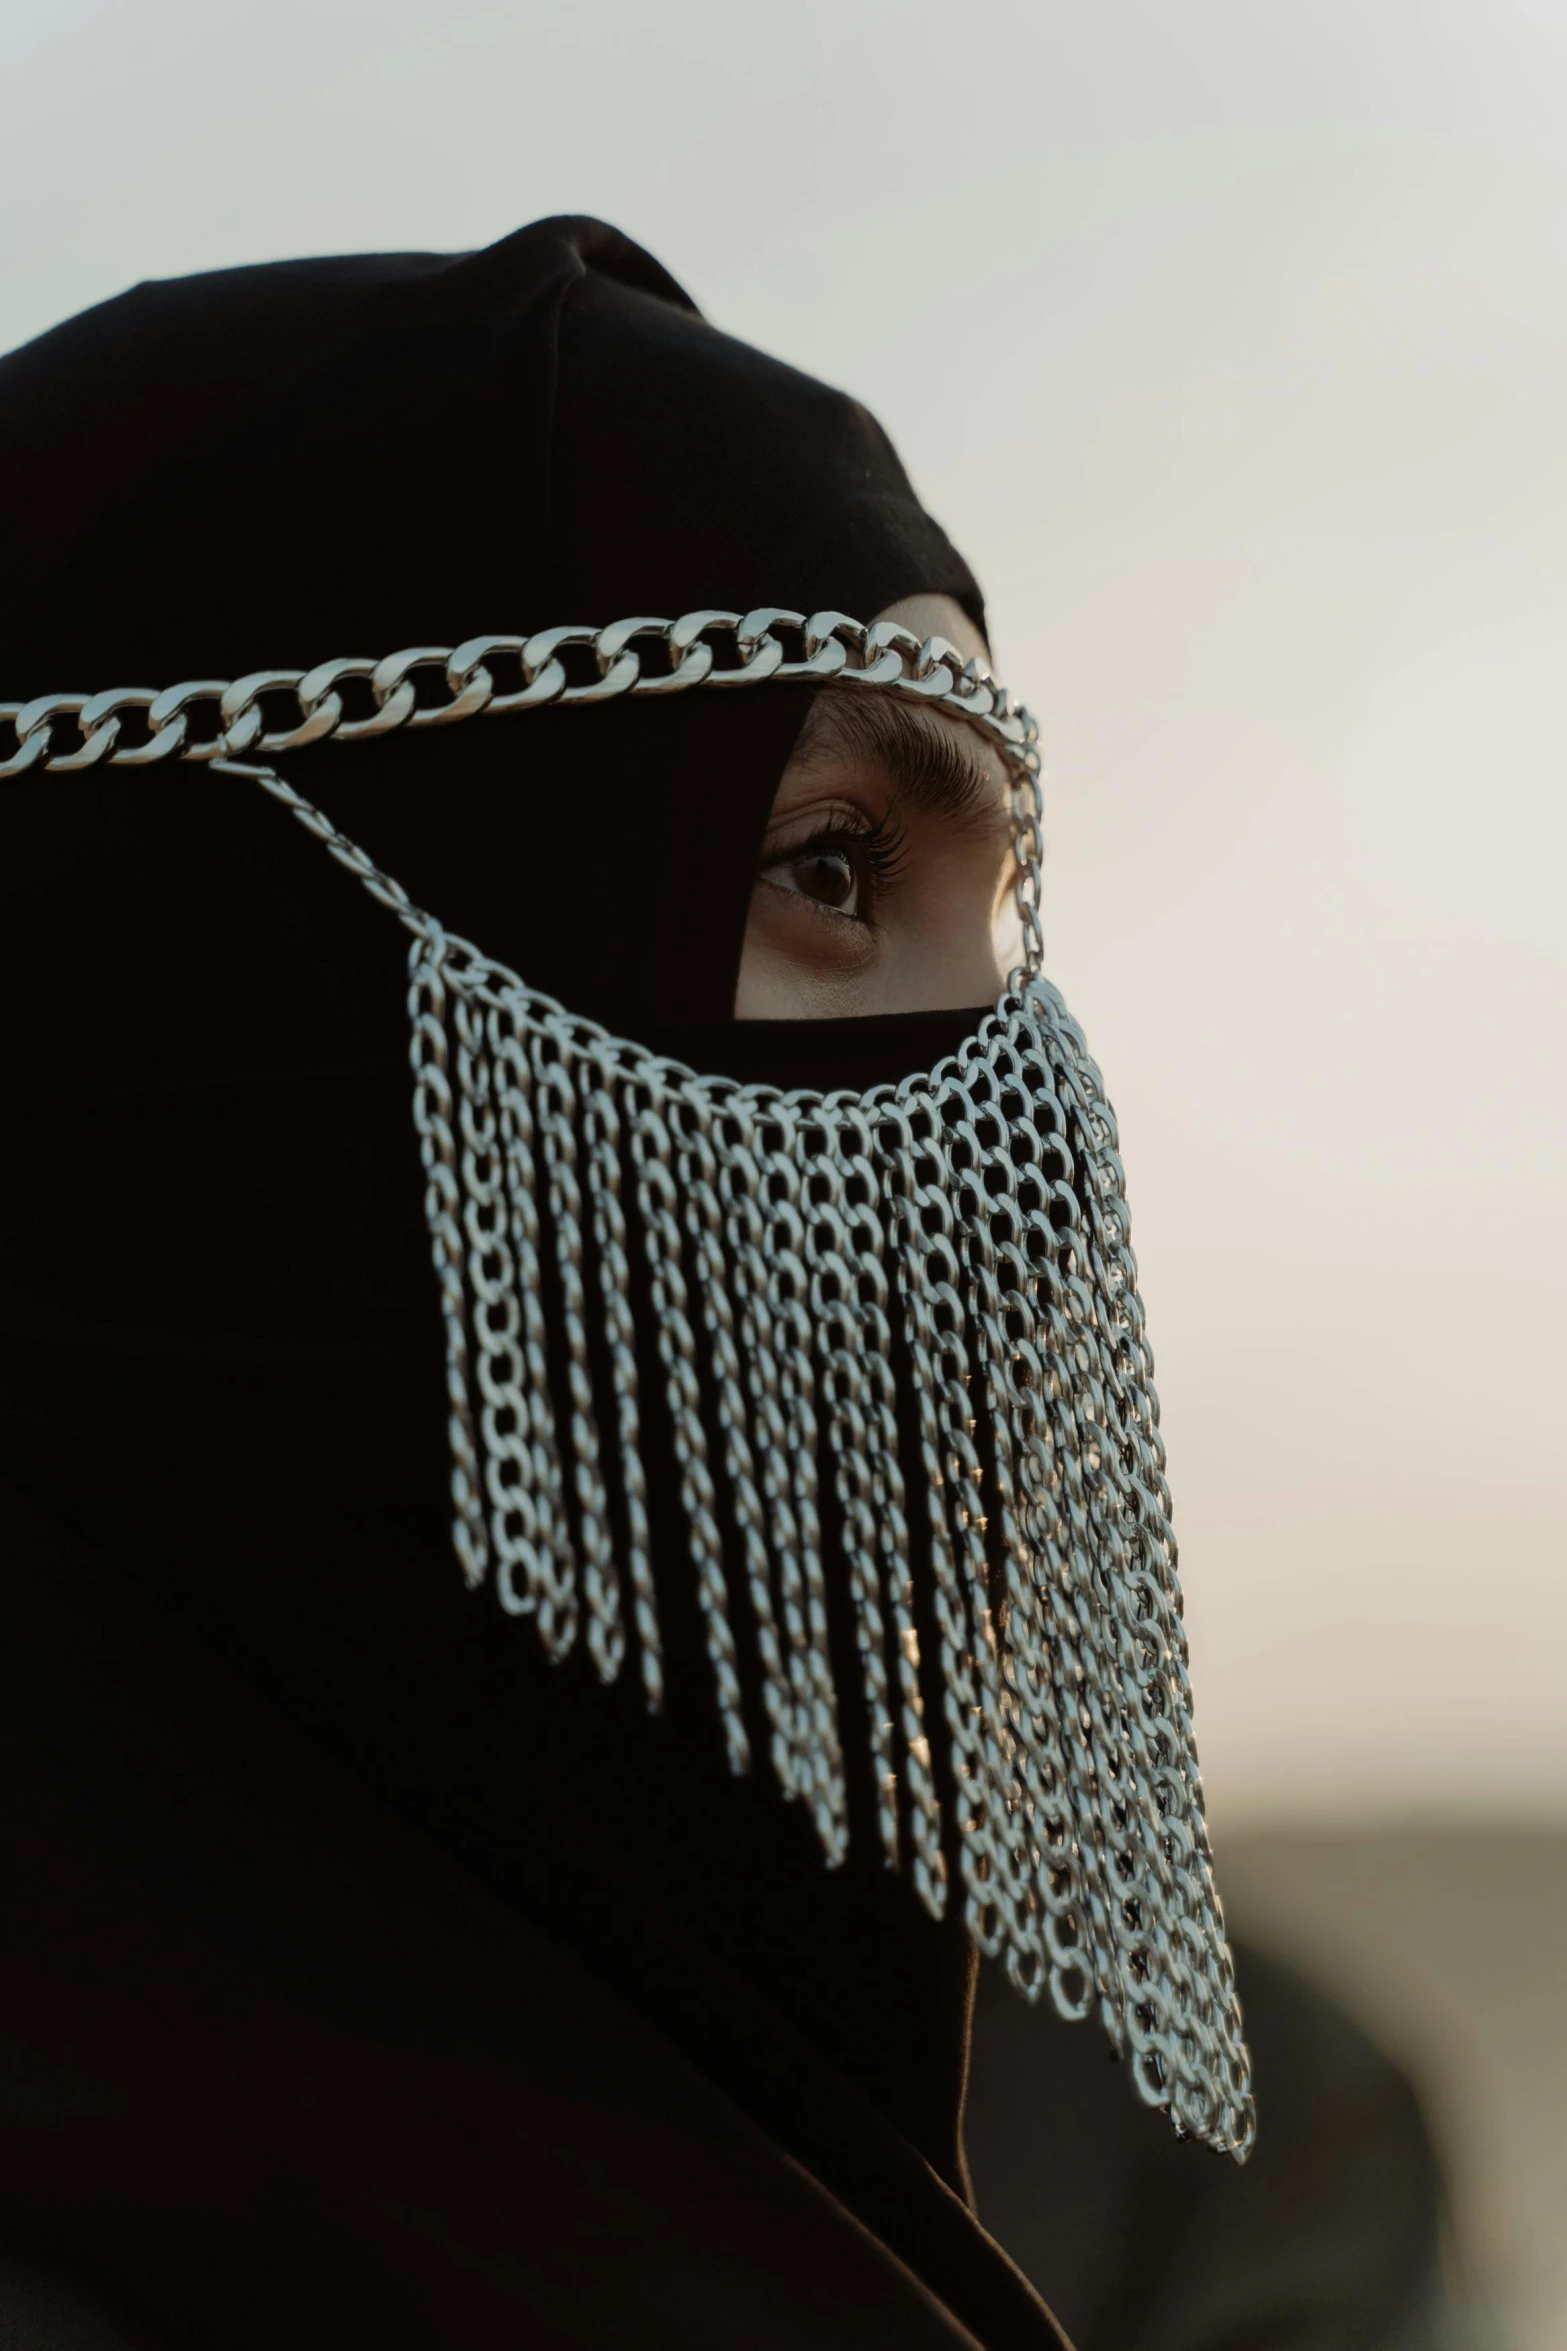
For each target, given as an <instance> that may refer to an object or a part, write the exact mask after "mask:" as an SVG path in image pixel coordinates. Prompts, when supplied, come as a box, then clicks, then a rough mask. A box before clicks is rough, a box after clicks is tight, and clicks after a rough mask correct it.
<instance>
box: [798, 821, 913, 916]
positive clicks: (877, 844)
mask: <svg viewBox="0 0 1567 2351" xmlns="http://www.w3.org/2000/svg"><path fill="white" fill-rule="evenodd" d="M845 847H848V848H852V849H853V850H854V851H855V852H856V853H857V854H858V855H859V856H860V857H862V858H863V859H864V861H865V864H866V866H867V867H868V869H869V873H870V882H871V899H872V904H873V905H874V903H875V901H876V900H877V899H878V898H880V896H881V894H882V892H883V891H884V890H887V889H890V888H891V886H892V884H893V883H894V882H895V881H896V880H897V879H898V876H899V875H900V874H901V873H902V871H903V868H904V865H905V863H906V861H907V857H906V853H907V848H908V835H907V832H906V830H905V828H904V827H903V826H902V825H901V824H896V823H894V821H893V819H892V818H891V817H890V816H883V817H881V818H879V819H878V820H877V822H876V823H875V824H870V823H865V822H862V823H860V824H852V823H851V822H850V821H849V820H848V818H847V817H834V818H833V819H832V821H831V822H830V823H828V824H824V825H821V826H819V827H818V828H817V830H816V831H815V832H814V833H810V834H808V835H807V837H806V838H805V839H804V840H803V841H789V842H786V843H782V844H780V846H779V847H778V848H776V849H775V850H774V851H773V852H772V855H771V856H770V857H768V858H767V859H766V860H764V862H765V863H767V864H769V865H781V864H783V863H784V861H785V860H786V859H787V860H791V861H792V860H793V859H795V858H800V859H802V860H803V859H804V858H807V857H820V856H822V855H824V854H826V853H829V852H830V851H832V850H834V849H843V848H845ZM829 911H831V910H830V909H828V908H824V909H823V912H824V913H825V912H829ZM849 920H850V921H855V922H864V921H865V920H866V917H865V916H864V915H851V916H850V917H849Z"/></svg>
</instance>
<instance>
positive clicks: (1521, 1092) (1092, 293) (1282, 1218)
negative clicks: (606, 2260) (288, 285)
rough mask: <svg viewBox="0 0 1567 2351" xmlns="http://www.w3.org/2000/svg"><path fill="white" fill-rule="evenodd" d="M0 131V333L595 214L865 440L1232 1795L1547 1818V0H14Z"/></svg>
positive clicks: (1561, 289) (1563, 955)
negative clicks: (1156, 1462)
mask: <svg viewBox="0 0 1567 2351" xmlns="http://www.w3.org/2000/svg"><path fill="white" fill-rule="evenodd" d="M0 92H3V98H0V114H3V124H4V135H3V138H0V224H3V225H0V248H3V250H0V346H9V345H10V344H12V343H15V342H17V341H20V340H22V339H23V338H24V337H26V336H28V335H31V334H33V333H35V332H37V331H38V330H39V329H41V328H43V327H46V326H48V325H49V324H51V323H52V322H53V321H54V320H56V319H58V318H61V317H63V316H65V315H67V314H68V313H69V312H71V311H73V310H76V309H78V308H80V307H82V306H83V305H85V304H87V303H89V302H92V301H95V300H97V299H99V298H100V297H102V296H105V295H108V294H112V293H114V292H116V291H117V290H118V289H119V288H121V287H122V286H124V285H126V284H128V283H129V282H131V281H132V280H134V279H136V278H138V277H143V276H157V275H164V274H169V273H175V272H180V271H185V270H192V269H202V268H210V267H213V266H217V265H220V264H224V263H230V262H240V261H249V260H259V259H265V258H271V257H274V256H277V255H284V254H293V253H301V252H320V251H323V250H324V251H333V250H352V249H358V248H366V247H376V246H380V247H410V246H419V247H439V248H453V247H461V246H465V245H472V244H476V243H480V242H485V241H488V240H490V239H491V238H494V237H496V236H499V235H501V234H503V233H504V232H506V231H507V230H509V229H511V228H513V227H515V226H516V225H518V224H519V223H521V222H523V221H525V220H527V219H529V218H531V217H533V216H535V215H537V214H539V213H542V212H547V211H559V210H587V211H594V212H598V213H602V214H604V215H606V216H608V217H609V218H611V219H613V220H615V221H617V222H618V223H620V224H621V225H622V226H623V227H625V228H627V229H628V230H630V231H632V232H633V233H634V234H635V235H637V236H639V237H640V238H641V239H643V241H644V242H646V243H648V244H649V245H651V246H652V247H653V249H654V250H655V251H656V252H657V253H658V254H659V255H660V257H661V258H662V259H664V260H665V261H666V262H668V264H669V265H670V266H671V267H672V268H673V269H674V270H675V271H676V272H677V274H679V275H680V276H682V277H683V278H684V279H685V281H686V282H687V284H688V285H690V287H691V288H692V289H693V291H694V292H695V293H696V295H697V296H698V298H699V299H700V300H701V301H702V302H703V303H704V304H705V305H707V306H708V307H709V308H710V309H711V311H712V313H713V314H714V315H715V316H716V317H717V318H718V319H719V320H720V321H721V322H722V323H723V324H725V325H727V326H729V327H731V328H733V329H734V330H736V331H737V332H739V333H741V334H744V335H747V336H749V337H751V338H753V339H754V340H756V341H758V342H760V343H762V344H764V345H766V346H768V347H769V348H771V349H773V350H776V351H778V352H780V353H782V354H783V355H785V356H787V357H789V358H791V359H793V360H796V361H798V362H800V363H801V364H803V365H805V366H807V367H810V368H813V369H815V370H817V371H818V372H820V373H822V374H824V375H826V376H829V377H831V378H833V379H835V380H836V381H839V382H841V383H844V384H846V385H848V386H850V387H851V388H852V389H853V390H855V391H857V392H858V393H860V394H861V395H862V396H863V397H864V398H865V399H866V400H867V401H868V402H869V403H870V404H871V405H872V406H873V407H874V408H875V409H876V410H877V411H878V413H879V414H880V415H881V416H882V417H883V418H884V420H885V421H886V423H887V424H888V426H889V427H890V429H891V431H892V433H893V435H894V437H895V439H896V440H897V441H898V442H899V444H900V446H901V448H902V449H903V451H904V454H905V456H906V458H907V460H908V462H909V465H910V467H911V470H912V471H913V473H914V475H915V477H916V480H917V481H918V483H919V485H920V488H921V489H922V491H923V493H924V494H925V496H926V498H927V500H928V502H929V503H930V504H931V505H932V506H933V507H934V508H935V510H936V511H937V512H938V513H939V514H940V515H941V516H942V517H943V518H944V520H946V522H947V523H948V524H949V525H950V527H951V529H952V531H953V533H954V535H955V536H956V537H957V538H958V540H959V541H960V542H961V544H962V545H963V546H964V548H965V549H966V550H967V551H968V552H969V553H970V554H971V555H972V557H973V559H974V561H975V563H976V566H977V567H978V569H979V571H980V572H981V574H982V576H983V578H984V580H985V582H986V585H987V588H988V590H989V593H990V597H991V604H992V611H993V616H994V624H995V637H996V645H997V652H998V656H999V658H1000V662H1001V665H1002V667H1003V671H1004V674H1005V675H1006V676H1007V677H1008V678H1009V679H1010V680H1012V681H1014V682H1015V684H1016V685H1017V687H1018V688H1019V689H1020V690H1021V691H1023V692H1024V693H1025V694H1026V695H1027V697H1028V699H1029V700H1030V701H1031V702H1032V703H1033V704H1034V705H1035V707H1036V708H1037V709H1038V710H1039V711H1040V712H1041V714H1042V716H1043V719H1044V721H1045V725H1046V731H1047V736H1048V741H1049V746H1050V753H1051V774H1052V781H1051V792H1050V812H1051V814H1050V847H1051V856H1052V866H1051V878H1050V894H1049V924H1050V928H1049V936H1050V947H1051V954H1052V960H1053V964H1054V968H1055V971H1056V973H1057V975H1058V977H1059V978H1060V979H1061V980H1062V982H1063V983H1064V985H1065V987H1066V990H1067V993H1068V995H1069V997H1070V999H1071V1001H1072V1002H1073V1004H1074V1005H1075V1006H1076V1008H1077V1009H1078V1012H1079V1014H1080V1017H1081V1018H1082V1019H1083V1020H1084V1022H1085V1024H1086V1025H1087V1027H1088V1030H1089V1033H1090V1036H1091V1038H1092V1040H1093V1041H1094V1043H1095V1046H1096V1049H1097V1050H1098V1052H1099V1054H1100V1057H1101V1059H1102V1060H1103V1062H1104V1064H1105V1067H1106V1070H1107V1073H1108V1076H1109V1080H1110V1085H1111V1091H1112V1095H1113V1098H1114V1099H1115V1101H1116V1102H1117V1104H1118V1106H1119V1109H1120V1113H1121V1118H1122V1127H1123V1137H1124V1141H1125V1144H1126V1148H1127V1153H1128V1157H1129V1161H1130V1166H1131V1171H1132V1198H1133V1205H1134V1210H1135V1213H1136V1222H1137V1237H1138V1242H1139V1247H1140V1253H1141V1256H1142V1260H1143V1266H1144V1272H1145V1277H1146V1290H1147V1296H1148V1300H1149V1305H1150V1309H1151V1315H1152V1324H1153V1332H1154V1337H1155V1340H1156V1344H1157V1348H1158V1354H1159V1362H1160V1374H1161V1377H1160V1386H1161V1390H1162V1393H1163V1397H1164V1402H1165V1410H1166V1426H1167V1429H1168V1433H1169V1438H1170V1444H1171V1452H1172V1461H1173V1469H1174V1475H1175V1480H1176V1490H1177V1498H1178V1504H1179V1511H1180V1520H1181V1526H1182V1531H1183V1536H1184V1544H1185V1573H1186V1580H1187V1588H1188V1593H1189V1602H1190V1618H1191V1623H1192V1630H1193V1639H1194V1646H1195V1650H1196V1681H1197V1688H1198V1692H1199V1701H1200V1703H1199V1731H1200V1735H1201V1742H1202V1747H1203V1752H1204V1756H1205V1759H1206V1764H1207V1769H1208V1776H1209V1781H1210V1786H1211V1790H1212V1793H1213V1796H1214V1800H1215V1809H1216V1813H1217V1815H1218V1817H1219V1818H1220V1819H1221V1820H1224V1821H1231V1822H1235V1823H1237V1824H1240V1825H1244V1824H1245V1822H1246V1820H1247V1819H1248V1818H1255V1819H1261V1818H1266V1819H1269V1820H1277V1819H1278V1818H1279V1817H1280V1815H1281V1814H1289V1813H1294V1814H1296V1815H1298V1816H1300V1817H1303V1818H1306V1817H1312V1816H1322V1815H1324V1814H1338V1815H1342V1816H1361V1815H1365V1816H1380V1817H1383V1818H1385V1817H1387V1816H1389V1815H1400V1816H1407V1815H1414V1816H1421V1815H1436V1816H1438V1817H1451V1816H1453V1815H1454V1814H1455V1813H1456V1814H1459V1815H1464V1814H1468V1815H1477V1816H1484V1815H1485V1814H1487V1813H1491V1812H1504V1813H1511V1814H1514V1815H1516V1814H1518V1813H1520V1812H1524V1813H1534V1814H1537V1815H1543V1816H1549V1815H1552V1814H1556V1815H1560V1814H1563V1813H1567V1695H1564V1666H1563V1660H1564V1657H1567V1584H1564V1579H1563V1573H1562V1569H1563V1548H1564V1546H1563V1524H1564V1485H1567V1448H1564V1445H1563V1440H1562V1424H1563V1418H1564V1412H1563V1407H1564V1401H1567V1397H1564V1379H1563V1370H1562V1353H1563V1339H1562V1332H1563V1322H1564V1313H1563V1310H1564V1305H1567V1300H1564V1296H1563V1292H1564V1286H1567V1285H1564V1250H1563V1244H1562V1198H1563V1183H1562V1177H1563V1162H1564V1156H1567V1153H1564V1141H1567V1118H1564V1110H1563V1101H1564V1077H1567V1070H1564V1054H1563V1046H1562V1001H1563V992H1564V991H1563V982H1564V979H1567V945H1564V936H1567V925H1564V923H1563V920H1562V901H1563V868H1564V859H1567V823H1564V813H1563V811H1564V800H1567V793H1564V782H1567V775H1564V770H1567V752H1564V743H1567V268H1564V265H1567V0H1534V4H1533V5H1525V4H1521V0H1314V4H1306V0H1291V4H1289V5H1285V4H1284V0H1179V5H1174V6H1172V5H1170V0H1095V4H1094V5H1093V6H1092V7H1084V6H1082V5H1080V4H1074V5H1070V6H1068V5H1066V4H1064V0H1018V4H1007V0H977V4H971V5H969V6H968V7H966V8H963V9H942V8H937V7H934V6H931V5H928V4H926V0H902V4H899V5H893V4H889V0H853V5H844V4H842V0H840V4H838V5H823V4H822V0H793V4H792V5H790V6H779V5H770V6H767V7H761V6H757V5H753V4H750V0H726V4H724V5H717V4H715V0H683V5H682V6H680V7H679V8H661V7H655V6H652V5H648V4H646V0H598V4H597V5H594V6H591V7H590V6H587V5H580V4H577V0H571V4H566V5H542V4H540V0H511V4H510V5H506V6H493V5H492V6H486V5H481V4H480V0H443V5H442V6H441V7H439V8H438V9H437V8H431V7H430V6H429V5H428V0H416V4H415V0H376V4H375V5H360V4H358V0H308V4H307V0H8V5H7V6H6V7H5V8H4V9H3V10H0ZM629 454H630V453H628V457H629ZM505 457H506V453H505V450H504V448H493V447H492V448H487V449H484V450H481V451H468V450H453V451H451V452H450V453H449V465H448V469H447V470H448V478H449V480H450V482H451V485H452V490H453V493H454V494H466V493H467V490H468V488H469V486H470V485H471V483H472V481H473V480H474V479H476V478H479V479H482V478H483V477H484V476H485V475H486V474H488V473H491V472H493V471H494V470H495V469H496V468H499V467H503V466H504V464H505ZM616 462H617V457H616V453H615V452H614V451H612V450H607V451H606V452H605V453H604V463H605V464H606V466H611V467H612V466H613V465H614V464H615V463H616ZM439 472H440V469H439V468H438V467H431V466H422V467H421V469H420V491H419V493H418V494H420V495H439V494H440V493H439V490H438V489H436V488H434V487H432V485H433V484H434V483H436V482H437V481H438V480H439ZM386 494H387V496H388V497H389V498H393V499H395V498H398V497H401V496H404V495H407V494H408V491H407V488H406V486H405V485H404V484H402V483H399V482H397V481H388V483H387V484H386ZM235 523H236V538H237V540H238V541H240V542H242V540H243V535H244V533H245V531H246V530H247V529H249V528H254V529H257V530H263V529H265V530H276V529H280V528H281V529H288V530H289V531H291V532H293V533H294V534H296V535H297V539H298V544H299V548H300V557H301V561H303V562H308V561H309V549H310V542H311V535H312V533H313V532H316V531H330V529H331V527H332V508H331V497H330V491H329V490H323V489H321V488H320V487H310V488H307V487H305V486H303V485H302V487H301V492H300V502H299V508H298V511H297V512H296V513H295V514H293V515H290V516H288V517H280V516H275V515H266V516H262V515H258V516H255V517H249V518H247V517H244V516H237V517H236V518H235ZM579 617H580V618H588V619H596V618H603V619H608V618H610V617H612V616H611V615H609V614H603V615H591V614H590V615H573V614H566V615H559V614H538V613H515V614H510V615H508V614H505V613H498V614H496V615H495V616H494V618H495V622H496V625H497V626H499V627H505V626H508V625H521V626H535V625H538V624H540V623H541V622H542V621H545V620H548V619H559V618H567V619H573V618H579ZM322 650H323V652H331V651H334V650H340V648H333V647H330V646H328V647H323V648H322ZM256 659H257V661H258V662H264V661H265V660H266V659H267V648H266V647H265V646H264V645H258V646H257V647H256ZM121 682H124V681H120V680H117V679H112V678H96V677H95V678H43V679H39V680H38V681H37V685H38V686H39V688H40V689H42V688H92V687H98V686H103V685H112V684H117V683H121ZM138 682H142V681H138ZM145 682H150V683H155V684H156V683H162V682H164V681H161V680H151V681H145ZM127 788H128V789H133V788H134V786H128V787H127Z"/></svg>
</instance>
